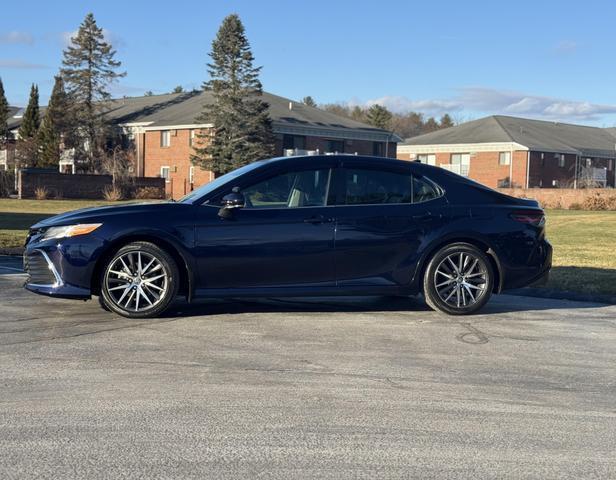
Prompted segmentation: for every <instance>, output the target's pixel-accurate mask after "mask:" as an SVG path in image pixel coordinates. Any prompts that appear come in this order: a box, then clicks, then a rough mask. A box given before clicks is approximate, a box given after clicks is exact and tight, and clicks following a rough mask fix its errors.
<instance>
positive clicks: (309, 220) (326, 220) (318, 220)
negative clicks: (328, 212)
mask: <svg viewBox="0 0 616 480" xmlns="http://www.w3.org/2000/svg"><path fill="white" fill-rule="evenodd" d="M330 222H333V219H332V218H325V217H324V216H323V215H313V216H312V217H309V218H305V219H304V223H312V224H315V225H316V224H317V223H330Z"/></svg>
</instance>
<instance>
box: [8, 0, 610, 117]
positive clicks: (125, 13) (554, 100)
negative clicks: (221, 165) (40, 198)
mask: <svg viewBox="0 0 616 480" xmlns="http://www.w3.org/2000/svg"><path fill="white" fill-rule="evenodd" d="M89 11H92V12H93V13H94V15H95V18H96V19H97V22H98V24H99V26H101V27H103V28H104V29H105V31H106V33H107V36H108V38H109V39H110V40H111V41H112V43H113V44H114V45H115V46H116V47H117V50H118V54H117V58H118V59H119V60H121V61H122V62H123V68H124V69H125V70H126V71H127V72H128V75H127V76H126V77H125V78H124V79H122V80H121V82H120V83H119V84H118V85H115V86H114V87H113V89H112V92H113V94H114V95H115V96H122V95H129V96H131V95H140V94H142V93H143V92H145V91H146V90H152V91H153V92H155V93H163V92H168V91H170V90H171V89H172V88H173V87H174V86H175V85H178V84H180V85H183V86H184V87H186V88H193V87H198V86H200V85H201V83H202V82H203V80H204V79H206V75H207V74H206V70H205V63H206V62H207V60H208V58H207V53H208V51H209V49H210V45H211V41H212V39H213V38H214V36H215V34H216V30H217V29H218V26H219V25H220V22H221V21H222V19H223V18H224V16H225V15H227V14H229V13H233V12H236V13H238V14H239V15H240V17H241V18H242V20H243V22H244V24H245V26H246V31H247V35H248V38H249V40H250V42H251V45H252V48H253V52H254V55H255V58H256V62H257V64H258V65H262V66H263V70H262V77H261V79H262V82H263V85H264V88H265V89H266V90H267V91H270V92H272V93H276V94H279V95H282V96H286V97H289V98H293V99H301V98H302V97H304V96H305V95H312V96H313V97H314V98H315V99H316V100H317V101H318V102H319V103H328V102H349V103H352V104H361V105H369V104H372V103H381V104H384V105H386V106H387V107H389V108H391V109H393V110H396V111H401V112H403V111H407V110H417V111H421V112H424V113H425V114H426V115H437V116H438V115H441V114H442V113H443V112H445V111H447V112H450V113H452V114H453V116H454V118H457V119H459V120H465V119H471V118H478V117H480V116H483V115H486V114H493V113H500V114H509V115H518V116H525V117H534V118H543V119H548V120H559V121H569V122H576V123H586V124H591V125H599V126H613V125H616V88H614V87H615V85H616V81H615V80H614V78H615V77H616V61H615V60H616V59H614V55H613V52H614V46H615V45H616V39H615V38H614V35H613V31H614V28H616V4H615V3H613V2H610V1H603V2H596V1H592V0H591V1H584V2H579V1H576V2H573V1H560V2H556V1H539V0H534V1H525V0H518V1H516V2H499V1H495V0H492V1H471V0H469V1H466V2H465V1H460V0H457V1H445V0H441V1H438V2H435V1H431V2H426V1H422V2H412V1H387V0H380V1H378V2H377V1H371V2H363V1H361V0H356V1H335V0H329V1H321V0H314V1H304V0H296V1H292V0H287V1H282V0H281V1H273V0H272V1H270V0H261V1H199V2H189V1H182V0H175V1H173V2H155V1H152V0H149V1H140V0H136V1H129V0H123V1H116V0H105V1H96V2H95V1H71V0H64V1H57V2H50V1H32V0H31V1H29V2H9V3H7V4H5V5H3V7H2V16H1V17H0V77H2V80H3V82H4V85H5V89H6V90H7V96H8V98H9V102H10V103H12V104H16V105H23V104H25V103H26V102H27V96H28V90H29V86H30V84H31V83H32V82H35V83H37V84H39V88H40V90H41V101H42V103H45V102H46V101H47V98H48V95H49V92H50V90H51V86H52V82H53V75H54V74H55V73H56V72H57V70H58V68H59V66H60V62H61V52H62V49H63V47H64V46H65V45H66V43H65V42H66V39H67V38H68V37H69V36H70V33H71V32H73V31H75V30H76V29H77V28H78V26H79V24H80V23H81V21H82V20H83V17H84V16H85V14H86V13H88V12H89Z"/></svg>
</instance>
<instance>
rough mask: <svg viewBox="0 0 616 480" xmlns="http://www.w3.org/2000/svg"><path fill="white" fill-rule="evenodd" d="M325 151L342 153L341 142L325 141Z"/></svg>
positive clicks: (342, 146) (342, 142)
mask: <svg viewBox="0 0 616 480" xmlns="http://www.w3.org/2000/svg"><path fill="white" fill-rule="evenodd" d="M325 151H326V152H329V153H344V141H343V140H326V141H325Z"/></svg>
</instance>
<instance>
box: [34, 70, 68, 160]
mask: <svg viewBox="0 0 616 480" xmlns="http://www.w3.org/2000/svg"><path fill="white" fill-rule="evenodd" d="M68 110H69V109H68V101H67V98H66V92H65V91H64V81H63V80H62V77H61V76H59V75H58V76H56V77H55V83H54V86H53V90H52V92H51V97H50V98H49V103H48V104H47V109H46V110H45V116H44V117H43V120H42V121H41V128H40V129H39V133H38V144H39V150H40V153H39V165H40V166H45V167H48V166H56V165H58V162H59V161H60V142H61V141H62V140H63V139H64V140H67V139H66V136H67V132H66V125H67V123H68V118H67V112H68Z"/></svg>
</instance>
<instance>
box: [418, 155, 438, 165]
mask: <svg viewBox="0 0 616 480" xmlns="http://www.w3.org/2000/svg"><path fill="white" fill-rule="evenodd" d="M417 160H419V161H420V162H421V163H425V164H426V165H436V155H435V154H433V153H430V154H427V153H424V154H421V155H417Z"/></svg>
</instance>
